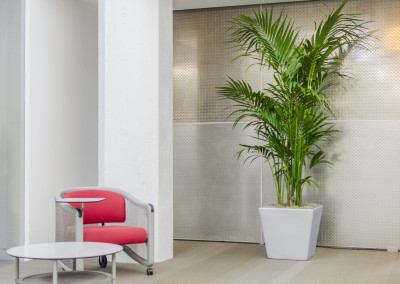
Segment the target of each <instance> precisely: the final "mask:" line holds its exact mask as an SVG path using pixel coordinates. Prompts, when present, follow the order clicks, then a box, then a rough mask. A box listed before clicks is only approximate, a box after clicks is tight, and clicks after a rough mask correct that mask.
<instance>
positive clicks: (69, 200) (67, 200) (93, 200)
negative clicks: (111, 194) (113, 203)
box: [56, 197, 105, 203]
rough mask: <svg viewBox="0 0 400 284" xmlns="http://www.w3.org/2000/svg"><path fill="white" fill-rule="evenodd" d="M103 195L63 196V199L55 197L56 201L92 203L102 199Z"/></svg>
mask: <svg viewBox="0 0 400 284" xmlns="http://www.w3.org/2000/svg"><path fill="white" fill-rule="evenodd" d="M104 199H105V198H104V197H99V198H83V197H82V198H81V197H79V198H63V199H57V200H56V202H57V203H93V202H99V201H102V200H104Z"/></svg>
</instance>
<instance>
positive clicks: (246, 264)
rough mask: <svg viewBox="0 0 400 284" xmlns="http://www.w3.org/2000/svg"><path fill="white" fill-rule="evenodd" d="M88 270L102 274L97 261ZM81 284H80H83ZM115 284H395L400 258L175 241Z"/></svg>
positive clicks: (36, 264) (44, 265) (45, 268)
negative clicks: (302, 256) (293, 257)
mask: <svg viewBox="0 0 400 284" xmlns="http://www.w3.org/2000/svg"><path fill="white" fill-rule="evenodd" d="M85 268H86V269H90V270H98V271H108V272H110V267H107V268H106V269H101V268H99V267H98V264H97V259H88V260H85ZM51 271H52V266H51V262H49V261H37V260H35V261H28V262H22V263H21V274H22V275H31V274H37V273H44V272H51ZM0 275H1V277H0V284H3V283H4V284H6V283H13V281H14V262H12V261H0ZM84 283H85V282H84V281H82V282H80V284H84ZM117 283H118V284H128V283H129V284H130V283H144V284H147V283H148V284H153V283H159V284H169V283H171V284H177V283H178V284H181V283H183V284H185V283H188V284H203V283H204V284H225V283H229V284H231V283H233V284H253V283H254V284H257V283H260V284H261V283H268V284H291V283H293V284H294V283H295V284H320V283H323V284H331V283H332V284H337V283H340V284H375V283H376V284H385V283H388V284H395V283H396V284H397V283H400V256H399V253H392V252H386V251H373V250H348V249H330V248H317V251H316V254H315V256H314V257H313V258H311V259H310V260H309V261H290V260H274V259H268V258H267V257H266V253H265V247H264V246H263V245H260V244H243V243H219V242H198V241H175V242H174V258H173V259H171V260H168V261H165V262H162V263H156V264H155V265H154V275H153V276H147V275H146V269H145V268H144V267H143V266H142V265H139V264H127V263H118V265H117Z"/></svg>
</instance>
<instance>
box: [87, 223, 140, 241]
mask: <svg viewBox="0 0 400 284" xmlns="http://www.w3.org/2000/svg"><path fill="white" fill-rule="evenodd" d="M83 240H84V241H85V242H100V243H111V244H117V245H125V244H140V243H145V242H146V240H147V233H146V230H145V229H143V228H139V227H127V226H90V227H84V228H83Z"/></svg>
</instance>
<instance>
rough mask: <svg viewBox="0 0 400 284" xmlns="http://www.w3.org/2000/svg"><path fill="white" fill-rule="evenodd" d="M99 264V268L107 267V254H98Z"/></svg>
mask: <svg viewBox="0 0 400 284" xmlns="http://www.w3.org/2000/svg"><path fill="white" fill-rule="evenodd" d="M99 264H100V267H101V268H106V267H107V256H105V255H102V256H99Z"/></svg>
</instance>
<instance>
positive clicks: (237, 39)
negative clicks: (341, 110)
mask: <svg viewBox="0 0 400 284" xmlns="http://www.w3.org/2000/svg"><path fill="white" fill-rule="evenodd" d="M345 4H346V2H343V3H342V4H341V5H340V6H339V7H338V8H337V9H336V10H334V11H332V12H331V13H330V14H329V15H327V16H326V17H325V19H324V20H322V21H321V23H320V24H319V25H318V26H317V25H316V28H315V33H314V35H312V36H311V38H308V39H307V38H305V39H302V40H299V38H298V35H299V32H298V31H296V30H295V28H294V27H293V22H292V21H289V20H288V19H287V16H286V17H284V16H283V14H282V13H281V14H280V16H279V17H278V18H277V19H276V20H273V18H274V17H273V11H272V9H271V11H269V12H268V11H267V10H265V11H257V12H255V13H254V16H253V17H249V16H245V15H240V16H239V17H237V18H235V19H234V20H233V28H232V33H231V43H233V44H234V46H235V47H236V48H237V50H239V51H240V52H241V53H240V56H246V57H251V58H253V59H254V60H255V62H256V64H259V65H262V66H263V67H268V68H269V70H271V72H273V75H274V82H273V83H271V84H268V87H267V88H266V89H265V90H263V91H253V90H252V88H251V87H250V85H249V84H248V83H246V82H245V81H241V80H234V79H232V78H229V81H228V84H227V86H225V87H218V92H219V94H220V95H222V96H224V97H225V98H228V99H230V100H232V101H234V102H235V104H234V108H235V110H234V111H233V112H232V113H231V115H233V116H236V117H235V124H234V125H235V126H236V125H237V123H238V122H240V121H242V120H244V119H245V121H246V127H252V128H253V129H254V132H255V134H256V135H255V137H256V138H257V139H258V141H259V143H258V144H256V145H242V146H243V150H242V151H241V152H239V156H240V155H242V154H243V153H247V154H248V157H247V158H251V159H255V158H258V157H263V158H264V159H265V160H266V161H267V162H268V163H269V165H270V168H271V171H272V173H273V178H274V181H275V189H276V195H277V201H278V203H279V204H280V205H281V206H293V205H295V206H298V207H302V206H303V198H302V195H303V189H304V187H305V185H306V184H308V185H310V186H311V185H312V184H315V185H316V186H318V185H317V183H316V181H315V178H314V177H313V176H312V175H311V172H310V171H311V169H312V168H313V167H314V166H316V165H319V164H326V163H330V162H329V161H327V160H325V152H324V149H322V148H321V147H320V145H321V142H323V141H325V140H327V139H329V137H330V136H331V135H332V134H333V133H335V132H336V130H335V129H334V125H333V123H332V122H329V121H328V117H329V115H330V114H331V113H332V112H331V108H330V102H329V100H328V98H327V95H326V90H327V89H328V88H329V87H330V86H332V85H333V84H335V80H336V79H337V78H338V77H342V78H347V76H346V74H344V73H342V72H341V70H340V67H341V65H342V62H343V60H344V58H345V56H346V54H347V53H348V52H349V51H350V50H351V48H354V47H364V42H365V38H366V37H368V35H369V34H368V33H369V30H368V29H367V27H366V24H367V22H365V21H363V20H362V19H360V17H359V16H357V15H349V14H344V13H342V10H343V7H344V6H345ZM240 56H239V57H240ZM285 197H286V198H285ZM285 199H286V200H285ZM285 201H286V202H285ZM321 210H322V209H321ZM314 250H315V249H314Z"/></svg>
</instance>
